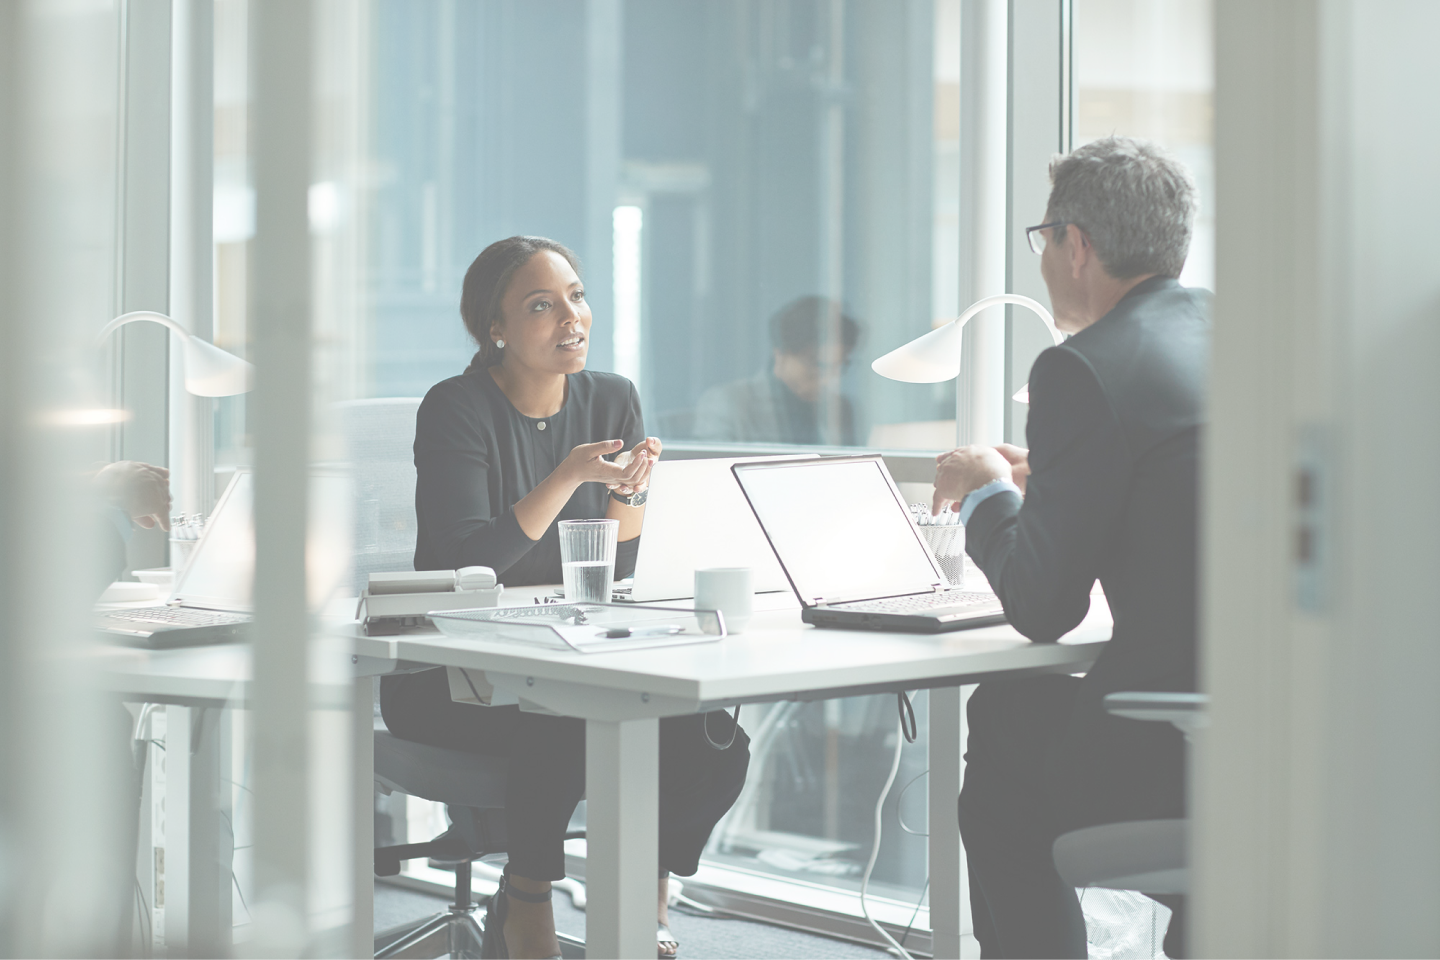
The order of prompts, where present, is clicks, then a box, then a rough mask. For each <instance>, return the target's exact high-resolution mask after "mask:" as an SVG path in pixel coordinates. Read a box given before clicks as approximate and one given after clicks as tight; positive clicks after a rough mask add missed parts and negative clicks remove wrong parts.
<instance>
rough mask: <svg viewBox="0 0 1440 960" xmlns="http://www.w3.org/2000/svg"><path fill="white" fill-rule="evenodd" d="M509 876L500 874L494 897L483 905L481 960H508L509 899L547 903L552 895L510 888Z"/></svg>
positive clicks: (553, 959)
mask: <svg viewBox="0 0 1440 960" xmlns="http://www.w3.org/2000/svg"><path fill="white" fill-rule="evenodd" d="M509 880H510V874H509V872H508V871H507V872H505V873H502V874H500V889H499V890H496V891H495V896H493V897H491V898H490V902H489V903H487V904H486V905H485V935H484V938H483V939H482V940H481V942H480V956H481V957H482V958H483V960H509V957H510V948H509V946H508V945H507V944H506V943H505V918H506V916H508V915H509V913H510V904H509V899H510V898H511V897H514V898H515V899H516V900H522V901H524V902H525V903H549V902H550V898H551V897H552V896H554V893H553V892H552V891H550V890H546V891H545V892H544V893H529V892H527V891H525V890H520V889H518V888H516V887H512V886H511V885H510V883H509ZM548 960H561V958H560V957H558V956H557V957H550V958H548Z"/></svg>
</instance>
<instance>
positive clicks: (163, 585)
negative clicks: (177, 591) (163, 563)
mask: <svg viewBox="0 0 1440 960" xmlns="http://www.w3.org/2000/svg"><path fill="white" fill-rule="evenodd" d="M135 579H136V580H139V581H140V582H141V583H153V584H155V586H157V587H159V588H160V589H161V591H163V592H167V593H168V592H169V591H170V590H171V589H172V588H173V587H174V586H175V571H174V570H172V569H171V568H170V567H153V568H151V569H149V570H136V571H135Z"/></svg>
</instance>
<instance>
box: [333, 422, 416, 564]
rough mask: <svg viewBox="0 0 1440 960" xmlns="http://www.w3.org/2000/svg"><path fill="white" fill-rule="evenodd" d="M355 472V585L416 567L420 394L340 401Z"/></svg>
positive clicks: (350, 456)
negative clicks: (416, 423) (416, 445)
mask: <svg viewBox="0 0 1440 960" xmlns="http://www.w3.org/2000/svg"><path fill="white" fill-rule="evenodd" d="M337 407H338V409H339V416H340V422H341V428H342V430H343V432H344V435H345V441H346V445H347V447H348V458H349V461H350V464H351V466H352V467H353V469H354V477H355V590H356V592H357V593H358V592H359V591H360V590H361V589H363V588H364V587H365V585H366V583H367V582H368V579H369V576H370V574H372V573H376V572H380V571H391V570H413V569H415V536H416V523H415V450H414V447H415V412H416V411H417V410H418V409H419V408H420V399H419V398H418V397H385V398H381V399H378V400H349V401H346V402H344V403H340V404H337Z"/></svg>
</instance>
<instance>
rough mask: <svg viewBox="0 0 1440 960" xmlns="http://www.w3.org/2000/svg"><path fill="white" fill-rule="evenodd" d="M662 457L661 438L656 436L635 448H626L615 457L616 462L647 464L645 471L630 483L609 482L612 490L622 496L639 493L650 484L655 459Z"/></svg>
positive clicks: (648, 438) (623, 464) (641, 442)
mask: <svg viewBox="0 0 1440 960" xmlns="http://www.w3.org/2000/svg"><path fill="white" fill-rule="evenodd" d="M659 459H660V440H659V439H658V438H656V437H646V438H645V439H644V440H641V441H640V442H639V443H637V444H635V449H633V450H626V451H625V452H624V453H622V454H620V455H619V456H618V457H616V458H615V463H616V464H618V465H620V466H629V465H632V464H634V463H636V462H640V463H643V464H644V465H645V470H644V473H642V474H641V475H640V476H639V477H637V478H636V479H635V480H633V481H632V482H630V483H608V484H606V486H607V487H609V488H610V489H611V490H614V491H616V492H617V493H619V494H620V495H621V496H622V497H628V496H630V494H632V493H638V492H639V491H641V490H644V489H645V488H646V487H647V486H649V485H650V471H651V470H652V469H653V468H654V466H655V461H656V460H659Z"/></svg>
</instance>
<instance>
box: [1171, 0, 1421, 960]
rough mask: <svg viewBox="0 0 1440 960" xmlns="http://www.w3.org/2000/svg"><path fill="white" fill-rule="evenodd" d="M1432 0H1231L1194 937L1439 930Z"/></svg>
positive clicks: (1388, 942)
mask: <svg viewBox="0 0 1440 960" xmlns="http://www.w3.org/2000/svg"><path fill="white" fill-rule="evenodd" d="M1437 33H1440V7H1437V6H1436V5H1435V4H1434V3H1431V2H1427V0H1393V2H1388V3H1371V2H1364V0H1326V2H1321V3H1313V2H1309V0H1276V2H1273V3H1265V4H1254V3H1248V2H1245V0H1219V2H1218V3H1217V17H1216V67H1217V69H1216V81H1217V83H1216V123H1217V127H1216V172H1217V178H1216V194H1217V196H1216V199H1217V208H1216V209H1217V244H1216V253H1217V260H1216V268H1217V269H1216V290H1217V294H1218V299H1217V302H1216V316H1215V346H1214V357H1213V363H1212V370H1213V374H1212V382H1211V403H1210V408H1211V415H1210V420H1211V425H1210V427H1209V428H1208V432H1207V438H1206V439H1207V446H1206V463H1205V477H1204V491H1205V501H1204V509H1203V512H1202V517H1203V518H1204V523H1205V527H1204V546H1205V556H1204V574H1203V577H1202V583H1203V585H1204V590H1205V594H1204V598H1203V603H1204V608H1203V614H1202V623H1203V625H1204V636H1203V638H1202V644H1203V645H1202V657H1201V664H1202V669H1203V674H1202V683H1203V688H1204V689H1206V690H1207V691H1208V692H1209V693H1210V694H1211V696H1212V698H1213V705H1212V710H1211V714H1212V723H1211V727H1210V729H1209V730H1208V731H1207V732H1206V733H1205V734H1204V736H1203V737H1202V739H1201V740H1200V742H1199V744H1198V745H1197V751H1196V756H1195V758H1194V766H1193V770H1194V779H1193V787H1192V810H1193V811H1194V820H1195V825H1194V834H1193V838H1192V840H1193V844H1194V850H1193V861H1194V905H1193V911H1194V918H1193V924H1192V927H1191V929H1192V931H1193V934H1192V942H1191V945H1190V948H1191V951H1192V953H1193V955H1195V956H1222V957H1223V956H1280V957H1283V956H1356V955H1365V956H1434V955H1436V954H1440V911H1436V910H1435V904H1436V902H1440V818H1437V817H1436V813H1435V812H1436V810H1437V809H1440V750H1437V749H1436V731H1437V730H1440V698H1437V697H1436V696H1435V692H1434V678H1435V677H1436V676H1437V675H1440V644H1437V643H1436V642H1435V634H1436V630H1435V618H1436V614H1435V605H1434V599H1433V598H1434V595H1435V592H1434V583H1435V581H1436V579H1437V578H1440V538H1437V537H1436V536H1435V531H1436V530H1437V529H1440V500H1437V498H1436V496H1435V477H1436V476H1440V432H1437V430H1436V427H1435V411H1437V410H1440V378H1437V377H1436V376H1435V374H1434V359H1435V357H1437V356H1440V272H1437V271H1436V269H1435V267H1434V251H1433V243H1432V242H1431V241H1430V235H1431V233H1432V231H1430V230H1428V229H1427V228H1425V227H1423V226H1418V229H1417V225H1423V224H1428V223H1433V222H1435V221H1436V220H1437V218H1440V180H1437V178H1436V176H1435V157H1436V156H1437V155H1440V120H1437V114H1436V107H1435V103H1434V97H1433V94H1432V92H1431V87H1432V86H1433V84H1432V83H1431V78H1430V73H1431V68H1430V64H1431V62H1432V61H1433V59H1434V57H1433V50H1431V49H1430V47H1431V38H1433V37H1434V36H1435V35H1436V34H1437Z"/></svg>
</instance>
